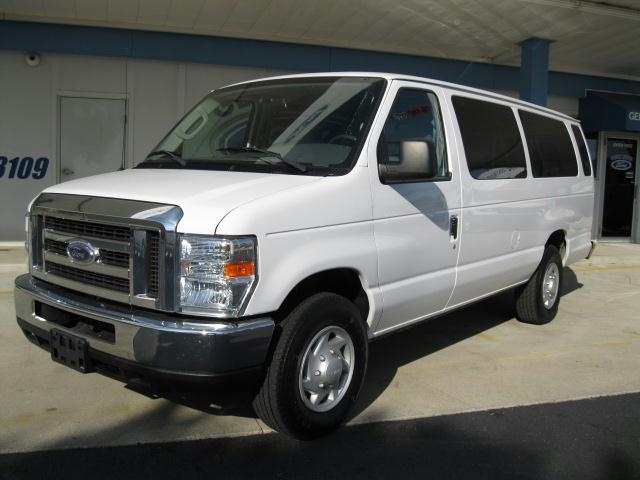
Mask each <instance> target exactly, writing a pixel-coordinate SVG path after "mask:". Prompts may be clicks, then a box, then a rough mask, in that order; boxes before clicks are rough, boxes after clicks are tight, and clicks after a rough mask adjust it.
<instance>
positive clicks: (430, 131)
mask: <svg viewBox="0 0 640 480" xmlns="http://www.w3.org/2000/svg"><path fill="white" fill-rule="evenodd" d="M406 140H423V141H427V142H429V143H430V144H431V146H432V148H433V151H434V152H435V155H436V158H437V161H438V177H444V176H446V175H447V174H448V167H447V158H446V145H445V138H444V129H443V126H442V115H441V114H440V105H439V104H438V99H437V97H436V95H435V94H434V93H431V92H428V91H426V90H417V89H411V88H403V89H400V90H399V91H398V93H397V95H396V98H395V100H394V102H393V106H392V107H391V111H390V112H389V116H388V117H387V121H386V123H385V124H384V128H383V130H382V133H381V134H380V139H379V140H378V147H377V156H378V163H380V164H387V165H397V164H399V163H400V143H401V142H402V141H406Z"/></svg>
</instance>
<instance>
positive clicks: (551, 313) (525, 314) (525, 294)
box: [516, 245, 562, 325]
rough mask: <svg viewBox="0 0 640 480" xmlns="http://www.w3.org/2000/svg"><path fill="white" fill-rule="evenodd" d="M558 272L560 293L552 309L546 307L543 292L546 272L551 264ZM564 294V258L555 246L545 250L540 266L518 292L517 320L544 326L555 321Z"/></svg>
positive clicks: (549, 246)
mask: <svg viewBox="0 0 640 480" xmlns="http://www.w3.org/2000/svg"><path fill="white" fill-rule="evenodd" d="M554 263H555V265H556V268H557V270H558V275H557V277H558V278H557V284H558V293H557V295H556V298H555V301H554V303H553V305H552V306H551V307H550V308H547V307H545V305H544V301H543V296H542V291H543V282H544V276H545V272H546V271H547V268H549V266H550V265H551V264H554ZM561 294H562V258H561V257H560V253H559V252H558V249H557V248H556V247H554V246H553V245H548V246H547V247H546V248H545V251H544V254H543V255H542V260H541V261H540V265H538V268H537V269H536V271H535V272H534V274H533V275H532V276H531V278H530V279H529V281H528V282H527V283H526V284H525V285H524V286H522V287H520V288H518V289H517V290H516V318H517V319H518V320H520V321H521V322H523V323H532V324H535V325H543V324H545V323H549V322H550V321H551V320H553V319H554V318H555V316H556V314H557V313H558V305H559V304H560V296H561Z"/></svg>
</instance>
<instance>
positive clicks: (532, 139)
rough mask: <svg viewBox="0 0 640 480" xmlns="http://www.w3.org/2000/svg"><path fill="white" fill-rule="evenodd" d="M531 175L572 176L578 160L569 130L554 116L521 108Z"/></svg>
mask: <svg viewBox="0 0 640 480" xmlns="http://www.w3.org/2000/svg"><path fill="white" fill-rule="evenodd" d="M519 113H520V120H521V121H522V128H523V129H524V136H525V138H526V139H527V147H528V149H529V157H530V158H531V170H532V171H533V176H534V177H575V176H576V175H578V162H577V159H576V152H575V150H574V149H573V144H572V143H571V139H570V138H569V131H568V130H567V127H566V126H565V124H564V123H562V122H561V121H559V120H554V119H553V118H549V117H543V116H542V115H538V114H536V113H531V112H526V111H524V110H520V112H519Z"/></svg>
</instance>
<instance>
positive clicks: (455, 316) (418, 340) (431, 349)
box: [350, 267, 583, 418]
mask: <svg viewBox="0 0 640 480" xmlns="http://www.w3.org/2000/svg"><path fill="white" fill-rule="evenodd" d="M582 286H583V285H582V284H581V283H580V282H578V278H577V277H576V274H575V273H574V272H573V270H571V269H570V268H568V267H566V268H565V269H564V271H563V285H562V292H561V295H562V296H565V295H568V294H570V293H571V292H573V291H575V290H577V289H579V288H582ZM515 315H516V312H515V293H514V290H507V291H505V292H502V293H500V294H497V295H494V296H491V297H488V298H486V299H485V300H482V301H480V302H478V303H475V304H472V305H469V306H468V307H463V308H461V309H459V310H455V311H453V312H451V313H447V314H444V315H442V316H438V317H434V318H433V319H431V320H428V321H426V322H422V323H419V324H416V325H414V326H411V327H408V328H407V329H405V330H401V331H399V332H396V333H392V334H390V335H389V336H386V337H383V338H380V339H379V340H376V341H373V342H372V343H371V344H370V349H369V365H368V369H367V378H366V379H365V382H364V386H363V388H362V391H361V392H360V397H359V399H358V403H357V404H356V407H355V408H354V409H353V411H352V413H351V416H350V418H353V417H355V416H357V415H358V414H360V413H362V412H363V411H364V410H366V409H367V408H368V407H369V406H370V405H371V404H372V403H373V402H374V401H375V400H376V399H377V398H378V397H379V396H380V395H381V394H382V393H383V392H384V391H385V390H386V389H387V388H388V387H389V385H390V384H391V382H392V381H393V379H394V378H395V376H396V373H397V371H398V369H399V368H400V367H402V366H404V365H407V364H409V363H411V362H413V361H415V360H418V359H419V358H424V357H427V356H429V355H431V354H433V353H435V352H437V351H439V350H442V349H445V348H447V347H449V346H451V345H454V344H456V343H458V342H461V341H463V340H466V339H467V338H471V337H473V336H475V335H477V334H479V333H482V332H484V331H486V330H489V329H491V328H493V327H496V326H497V325H500V324H502V323H505V322H507V321H509V320H512V319H514V318H515ZM540 328H544V327H543V326H542V327H540Z"/></svg>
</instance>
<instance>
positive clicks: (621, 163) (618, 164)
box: [611, 160, 633, 172]
mask: <svg viewBox="0 0 640 480" xmlns="http://www.w3.org/2000/svg"><path fill="white" fill-rule="evenodd" d="M632 166H633V163H631V162H630V161H629V160H614V161H613V162H611V168H613V169H614V170H619V171H622V172H624V171H625V170H629V169H630V168H631V167H632Z"/></svg>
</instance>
